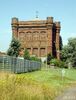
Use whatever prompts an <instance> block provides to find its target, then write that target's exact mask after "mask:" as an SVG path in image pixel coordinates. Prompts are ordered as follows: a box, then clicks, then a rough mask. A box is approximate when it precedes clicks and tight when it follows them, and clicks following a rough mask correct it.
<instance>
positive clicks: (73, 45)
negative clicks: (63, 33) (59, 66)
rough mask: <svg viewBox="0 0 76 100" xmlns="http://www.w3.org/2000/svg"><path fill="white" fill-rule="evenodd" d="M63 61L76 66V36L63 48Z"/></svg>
mask: <svg viewBox="0 0 76 100" xmlns="http://www.w3.org/2000/svg"><path fill="white" fill-rule="evenodd" d="M61 54H62V56H61V59H62V61H64V62H66V64H68V63H71V66H73V67H76V38H70V39H69V40H68V44H67V45H66V46H64V47H63V49H62V53H61Z"/></svg>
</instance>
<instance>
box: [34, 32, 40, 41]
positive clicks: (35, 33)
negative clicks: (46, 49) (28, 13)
mask: <svg viewBox="0 0 76 100" xmlns="http://www.w3.org/2000/svg"><path fill="white" fill-rule="evenodd" d="M33 40H39V32H38V31H34V32H33Z"/></svg>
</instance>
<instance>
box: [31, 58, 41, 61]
mask: <svg viewBox="0 0 76 100" xmlns="http://www.w3.org/2000/svg"><path fill="white" fill-rule="evenodd" d="M30 60H33V61H39V62H41V59H39V58H37V57H30Z"/></svg>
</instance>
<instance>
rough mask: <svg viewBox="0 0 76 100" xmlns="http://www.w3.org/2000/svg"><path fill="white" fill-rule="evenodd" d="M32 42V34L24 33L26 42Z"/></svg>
mask: <svg viewBox="0 0 76 100" xmlns="http://www.w3.org/2000/svg"><path fill="white" fill-rule="evenodd" d="M31 40H32V33H31V31H28V32H26V41H31Z"/></svg>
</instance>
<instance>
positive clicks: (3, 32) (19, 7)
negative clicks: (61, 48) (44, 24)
mask: <svg viewBox="0 0 76 100" xmlns="http://www.w3.org/2000/svg"><path fill="white" fill-rule="evenodd" d="M36 11H38V12H39V13H38V16H39V19H44V20H46V17H48V16H52V17H53V18H54V21H60V22H61V31H60V35H61V36H62V40H63V44H64V45H65V44H67V42H68V38H70V37H76V0H0V51H3V52H6V51H7V49H8V48H9V45H10V42H11V39H12V30H11V18H12V17H17V18H19V20H32V19H35V17H36Z"/></svg>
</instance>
